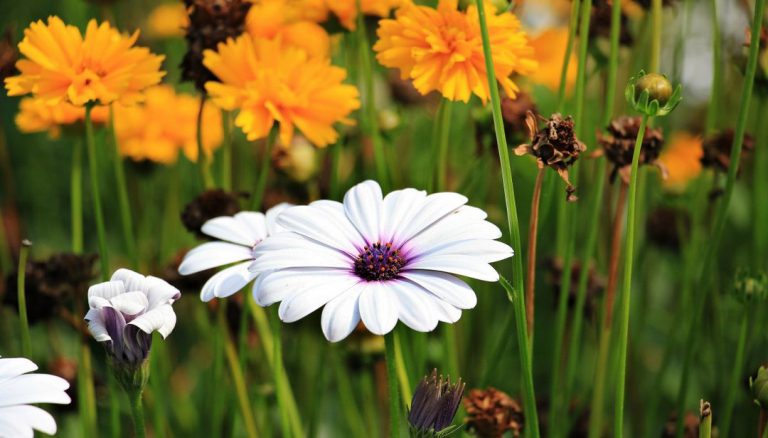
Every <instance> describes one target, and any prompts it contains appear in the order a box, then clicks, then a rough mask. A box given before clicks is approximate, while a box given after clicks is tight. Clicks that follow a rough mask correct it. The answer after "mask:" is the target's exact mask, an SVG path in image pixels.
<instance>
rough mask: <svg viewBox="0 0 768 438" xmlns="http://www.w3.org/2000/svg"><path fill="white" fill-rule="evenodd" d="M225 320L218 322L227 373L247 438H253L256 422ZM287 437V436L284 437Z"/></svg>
mask: <svg viewBox="0 0 768 438" xmlns="http://www.w3.org/2000/svg"><path fill="white" fill-rule="evenodd" d="M226 323H227V322H226V320H221V319H220V320H219V325H222V324H223V325H224V336H225V337H226V339H225V340H224V351H225V353H226V356H227V363H228V364H229V371H230V373H231V374H232V383H233V384H234V386H235V392H236V393H237V401H238V403H239V404H240V412H241V414H242V415H243V423H245V431H246V434H247V436H248V438H255V437H257V436H258V435H259V434H258V432H257V431H256V421H255V420H254V418H253V409H252V408H251V402H250V400H249V399H248V386H247V385H246V382H245V377H244V376H243V370H242V369H241V368H240V361H239V360H238V358H237V351H236V350H235V343H234V342H233V341H232V338H231V337H230V336H229V332H228V330H227V327H226ZM284 436H286V437H287V436H289V435H284Z"/></svg>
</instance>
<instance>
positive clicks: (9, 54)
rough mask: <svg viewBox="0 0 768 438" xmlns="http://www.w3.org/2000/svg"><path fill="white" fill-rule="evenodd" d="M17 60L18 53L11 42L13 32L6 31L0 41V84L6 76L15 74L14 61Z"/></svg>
mask: <svg viewBox="0 0 768 438" xmlns="http://www.w3.org/2000/svg"><path fill="white" fill-rule="evenodd" d="M18 59H19V51H18V50H17V49H16V44H14V42H13V32H12V31H11V29H6V30H5V32H4V33H3V36H2V39H0V82H3V81H4V80H5V78H7V77H8V76H13V75H15V74H16V61H17V60H18Z"/></svg>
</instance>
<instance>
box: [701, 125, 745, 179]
mask: <svg viewBox="0 0 768 438" xmlns="http://www.w3.org/2000/svg"><path fill="white" fill-rule="evenodd" d="M734 135H735V134H734V131H733V129H726V130H724V131H722V132H719V133H717V134H715V135H713V136H711V137H708V138H706V139H705V140H704V144H703V148H704V154H703V155H702V157H701V164H702V165H703V166H704V167H708V168H710V169H714V170H716V171H719V172H728V168H730V167H731V150H732V149H733V137H734ZM754 148H755V139H754V137H752V136H751V135H749V134H746V133H745V134H744V140H743V143H742V146H741V158H742V159H743V158H744V157H745V156H747V155H748V154H749V153H750V152H752V150H753V149H754Z"/></svg>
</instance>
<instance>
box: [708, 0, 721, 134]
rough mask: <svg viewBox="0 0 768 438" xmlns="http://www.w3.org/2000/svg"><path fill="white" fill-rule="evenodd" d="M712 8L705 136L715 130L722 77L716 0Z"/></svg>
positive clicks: (711, 5) (717, 120)
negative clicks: (710, 69)
mask: <svg viewBox="0 0 768 438" xmlns="http://www.w3.org/2000/svg"><path fill="white" fill-rule="evenodd" d="M709 3H710V7H711V8H712V21H711V32H712V86H711V87H710V95H709V106H708V107H707V125H706V130H705V132H704V133H705V134H706V135H710V134H712V133H713V132H714V131H715V130H716V129H717V125H718V122H719V119H720V117H719V114H720V85H721V82H722V80H721V77H722V64H721V58H722V57H721V55H720V45H721V42H720V21H719V20H718V18H717V0H711V1H710V2H709Z"/></svg>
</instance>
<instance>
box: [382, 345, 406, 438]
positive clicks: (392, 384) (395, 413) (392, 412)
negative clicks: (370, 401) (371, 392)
mask: <svg viewBox="0 0 768 438" xmlns="http://www.w3.org/2000/svg"><path fill="white" fill-rule="evenodd" d="M384 346H385V349H386V358H387V359H386V360H387V387H388V388H389V436H391V437H395V438H397V437H399V436H400V415H402V409H401V408H400V407H401V406H402V405H401V404H400V394H399V390H398V383H397V370H396V365H395V363H396V361H397V357H396V355H395V332H394V331H391V332H389V333H387V334H386V335H384Z"/></svg>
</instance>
